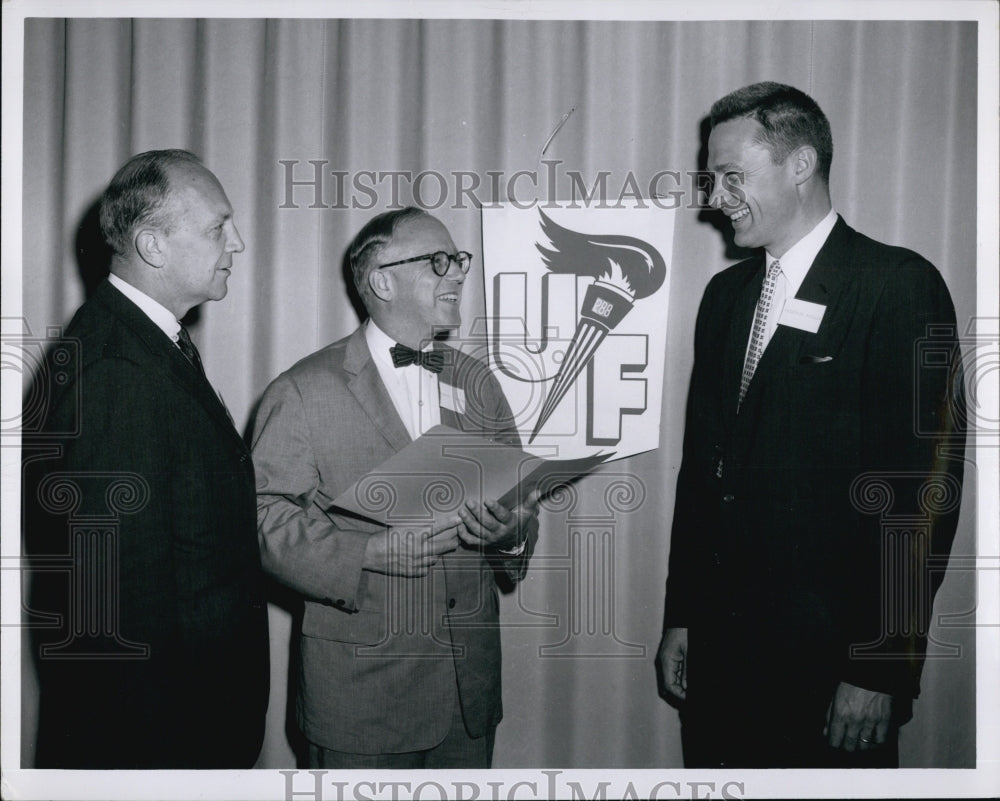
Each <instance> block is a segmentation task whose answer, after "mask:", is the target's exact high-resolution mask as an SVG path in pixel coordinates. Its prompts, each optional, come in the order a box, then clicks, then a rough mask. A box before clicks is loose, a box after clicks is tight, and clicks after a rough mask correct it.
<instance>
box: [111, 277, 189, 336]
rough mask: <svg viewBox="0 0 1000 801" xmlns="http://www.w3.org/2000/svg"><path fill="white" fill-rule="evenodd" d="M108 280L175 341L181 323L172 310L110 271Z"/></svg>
mask: <svg viewBox="0 0 1000 801" xmlns="http://www.w3.org/2000/svg"><path fill="white" fill-rule="evenodd" d="M108 282H109V283H110V284H111V286H113V287H114V288H115V289H117V290H118V291H119V292H121V293H122V294H123V295H124V296H125V297H127V298H128V299H129V300H130V301H132V302H133V303H134V304H135V305H136V306H138V307H139V308H140V309H141V310H142V312H143V313H144V314H145V315H146V316H147V317H148V318H149V319H150V320H152V321H153V323H154V324H155V325H156V327H157V328H159V329H160V330H161V331H163V333H164V334H166V335H167V336H168V337H170V339H171V341H173V342H176V341H177V335H178V333H179V332H180V330H181V324H180V322H178V320H177V318H176V317H174V315H173V312H171V311H170V310H169V309H168V308H166V307H165V306H163V305H162V304H160V303H157V302H156V301H155V300H153V299H152V298H151V297H150V296H149V295H147V294H146V293H145V292H143V291H142V290H140V289H136V288H135V287H134V286H132V284H130V283H129V282H128V281H126V280H125V279H123V278H121V277H120V276H117V275H115V274H114V273H111V274H109V275H108Z"/></svg>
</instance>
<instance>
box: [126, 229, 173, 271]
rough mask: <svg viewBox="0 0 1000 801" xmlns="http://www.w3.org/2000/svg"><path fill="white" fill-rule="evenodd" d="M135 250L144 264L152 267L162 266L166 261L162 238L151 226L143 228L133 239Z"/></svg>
mask: <svg viewBox="0 0 1000 801" xmlns="http://www.w3.org/2000/svg"><path fill="white" fill-rule="evenodd" d="M133 242H134V243H135V251H136V253H138V254H139V258H141V259H142V260H143V261H144V262H146V264H148V265H150V266H152V267H162V266H163V265H164V264H166V262H167V254H166V253H165V252H164V250H163V244H164V243H163V238H162V236H161V234H160V233H159V232H158V231H155V230H153V229H152V228H143V229H142V230H141V231H139V232H138V233H137V234H136V235H135V239H134V240H133Z"/></svg>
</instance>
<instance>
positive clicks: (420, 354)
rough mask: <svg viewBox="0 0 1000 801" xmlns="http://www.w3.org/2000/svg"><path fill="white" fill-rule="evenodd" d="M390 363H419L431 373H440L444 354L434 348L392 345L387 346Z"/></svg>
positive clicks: (400, 365)
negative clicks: (416, 348)
mask: <svg viewBox="0 0 1000 801" xmlns="http://www.w3.org/2000/svg"><path fill="white" fill-rule="evenodd" d="M389 355H390V356H392V363H393V366H395V367H406V366H407V365H408V364H419V365H420V366H421V367H423V368H424V369H425V370H430V371H431V372H432V373H440V372H441V368H442V367H444V354H443V353H441V352H440V351H436V350H414V349H413V348H408V347H407V346H406V345H393V346H392V347H391V348H389Z"/></svg>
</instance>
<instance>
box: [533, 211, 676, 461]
mask: <svg viewBox="0 0 1000 801" xmlns="http://www.w3.org/2000/svg"><path fill="white" fill-rule="evenodd" d="M538 214H539V216H540V217H541V223H540V225H541V228H542V232H543V233H544V234H545V235H546V237H548V239H549V242H550V243H551V248H546V247H543V246H542V245H540V244H538V243H536V244H535V247H536V248H538V251H539V252H540V253H541V254H542V260H543V261H544V262H545V266H546V267H547V268H548V269H549V271H551V272H554V273H568V274H573V275H583V276H593V278H594V279H595V280H594V283H592V284H591V285H590V286H588V287H587V294H586V295H585V297H584V300H583V308H582V309H581V311H580V322H579V323H578V324H577V328H576V332H575V333H574V334H573V339H572V340H571V341H570V343H569V347H568V348H567V350H566V355H565V357H564V358H563V363H562V364H561V365H560V367H559V372H558V373H557V374H556V377H555V380H554V382H553V384H552V389H551V390H550V391H549V394H548V396H547V397H546V399H545V404H544V405H543V406H542V413H541V414H540V415H539V416H538V421H537V422H536V423H535V428H534V430H533V431H532V433H531V437H530V439H529V440H528V442H529V444H530V443H531V442H533V441H534V439H535V437H536V436H538V432H539V431H541V430H542V427H543V426H544V425H545V423H546V422H547V421H548V419H549V417H551V416H552V413H553V412H554V411H555V409H556V407H557V406H558V405H559V402H560V401H561V400H562V399H563V398H564V397H565V395H566V393H567V392H568V391H569V389H570V387H571V386H572V385H573V383H574V382H575V381H576V379H577V378H578V377H579V375H580V373H581V372H582V371H583V368H584V367H586V366H587V364H588V363H589V362H590V360H591V359H592V358H593V357H594V353H595V352H596V351H597V348H598V347H599V346H600V344H601V343H602V342H603V341H604V338H605V337H606V336H607V335H608V332H609V331H612V330H613V329H614V328H615V326H617V325H618V323H620V322H621V321H622V318H623V317H624V316H625V315H626V314H628V313H629V311H631V310H632V306H633V304H634V303H635V301H636V300H641V299H642V298H646V297H649V296H650V295H652V294H654V293H655V292H656V291H657V290H658V289H659V288H660V287H661V286H663V282H664V280H665V279H666V277H667V266H666V263H665V262H664V261H663V257H662V256H661V255H660V253H659V252H658V251H657V250H656V248H654V247H653V246H652V245H650V244H649V243H647V242H643V241H642V240H641V239H636V238H635V237H631V236H617V235H616V236H613V235H598V234H583V233H579V232H577V231H572V230H570V229H569V228H563V227H562V226H561V225H559V224H557V223H555V222H553V221H552V219H551V218H549V217H547V216H546V214H545V212H544V211H542V210H541V209H539V210H538Z"/></svg>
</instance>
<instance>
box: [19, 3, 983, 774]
mask: <svg viewBox="0 0 1000 801" xmlns="http://www.w3.org/2000/svg"><path fill="white" fill-rule="evenodd" d="M976 47H977V31H976V25H975V24H974V23H958V22H955V23H949V22H808V21H806V22H597V21H593V22H580V21H527V20H507V21H498V20H435V21H421V20H240V19H212V20H189V19H169V20H167V19H135V20H130V19H71V20H63V19H29V20H28V21H27V23H26V30H25V61H24V63H25V87H24V115H25V116H24V176H25V178H24V194H23V198H24V203H23V213H24V219H23V263H22V276H23V313H24V318H25V321H26V323H27V325H28V326H29V327H30V328H31V330H32V331H33V332H35V333H44V332H45V330H46V328H47V327H48V326H59V325H65V324H66V323H67V322H68V320H69V318H70V316H71V314H72V312H73V310H74V309H75V308H76V307H77V306H78V305H79V304H80V303H81V302H82V300H83V299H84V297H85V291H86V290H85V279H86V280H91V278H92V276H90V275H88V271H90V270H92V269H93V266H92V262H93V254H94V251H95V247H94V242H93V239H92V236H93V235H92V231H93V213H94V205H93V204H94V202H95V201H96V199H97V198H98V196H99V194H100V192H101V191H102V189H103V188H104V186H105V185H106V184H107V182H108V180H109V179H110V177H111V176H112V174H113V173H114V172H115V170H116V169H117V167H118V166H119V165H120V164H121V163H122V162H124V161H125V160H126V159H127V158H128V157H129V156H130V155H132V154H134V153H137V152H140V151H143V150H148V149H151V148H165V147H183V148H188V149H190V150H193V151H195V152H197V153H198V154H200V155H201V156H202V158H203V159H204V161H205V163H206V165H207V166H208V167H209V168H210V169H211V170H213V171H214V172H215V173H216V174H217V175H218V176H219V178H220V180H221V181H222V184H223V185H224V186H225V188H226V190H227V192H228V194H229V197H230V199H231V201H232V204H233V206H234V208H235V212H236V222H237V225H238V227H239V229H240V232H241V234H242V236H243V239H244V240H245V242H246V252H244V253H242V254H240V255H238V256H237V257H236V259H235V263H234V269H233V275H232V277H231V279H230V281H229V295H228V297H227V298H226V299H225V300H224V301H222V302H220V303H209V304H206V305H205V306H203V307H202V308H201V310H200V312H199V313H198V314H197V316H196V319H195V321H194V323H193V325H192V326H191V329H192V334H193V337H194V339H195V341H196V343H197V345H198V347H199V348H200V350H201V353H202V355H203V358H204V362H205V367H206V369H207V372H208V374H209V376H210V378H211V380H212V382H213V383H214V385H215V386H216V387H217V388H218V389H219V390H220V391H221V393H222V395H223V396H224V397H225V400H226V403H227V404H228V406H229V408H230V410H231V411H232V414H233V416H234V418H235V419H236V421H237V424H238V425H240V426H242V427H246V426H247V425H248V424H249V421H250V419H251V416H252V413H253V409H254V406H255V403H256V402H257V400H258V399H259V397H260V395H261V393H262V391H263V390H264V388H265V386H266V385H267V384H268V382H269V381H270V380H271V379H273V378H274V377H275V376H276V375H277V374H278V373H279V372H281V371H282V370H284V369H286V368H288V367H289V366H290V365H291V364H293V363H294V362H295V361H296V360H297V359H299V358H300V357H302V356H304V355H305V354H307V353H309V352H311V351H313V350H315V349H317V348H319V347H321V346H323V345H325V344H327V343H329V342H331V341H333V340H335V339H338V338H340V337H342V336H344V335H346V334H348V333H349V332H350V331H352V330H353V329H354V328H355V326H356V325H357V323H358V318H357V314H356V312H355V310H354V306H353V305H352V302H351V300H350V297H349V295H348V293H347V291H346V288H345V283H344V275H343V269H342V264H343V257H344V250H345V247H346V245H347V243H348V242H349V241H350V239H351V237H352V236H353V235H354V234H355V233H356V232H357V231H358V230H359V229H360V227H361V226H362V225H363V224H364V223H365V222H366V221H367V220H368V219H369V218H370V217H371V216H373V215H374V214H376V213H377V212H379V211H382V210H384V209H385V208H387V207H388V206H389V204H390V203H391V202H392V200H393V198H392V197H391V188H392V186H391V178H385V179H384V180H382V181H378V180H377V174H378V173H389V172H391V171H407V172H409V173H410V174H412V175H416V174H417V173H421V172H430V171H433V172H435V173H438V174H440V175H442V176H445V177H446V180H447V182H448V184H449V186H448V189H447V197H446V199H445V202H444V204H443V206H442V207H441V208H439V209H437V210H436V211H435V212H434V213H436V214H437V215H438V216H439V217H440V218H441V219H442V220H443V221H444V222H445V224H446V225H448V226H449V227H450V229H451V231H452V234H453V237H454V239H455V242H456V243H457V244H458V246H459V247H461V248H465V249H468V250H470V251H473V252H474V253H475V254H476V261H475V263H474V269H473V271H472V273H471V274H470V277H469V285H468V288H467V291H466V293H465V297H464V299H463V318H464V320H465V329H466V331H468V330H470V329H471V328H472V326H473V320H474V319H475V318H477V317H480V316H481V315H482V313H483V301H482V298H483V283H482V253H481V231H480V214H479V211H478V210H477V209H476V208H475V207H474V206H473V204H472V203H471V201H470V200H469V199H468V198H465V199H464V201H463V202H459V201H461V200H462V199H461V198H457V197H456V191H455V181H456V179H455V177H454V176H455V175H456V174H457V173H459V172H464V173H467V176H466V177H465V178H464V179H462V180H464V181H465V185H466V186H468V185H469V184H470V182H472V181H473V180H474V179H473V178H472V177H470V176H475V179H477V180H478V181H479V182H480V188H479V189H478V190H477V191H476V192H475V194H476V196H477V197H478V199H479V200H481V201H484V202H488V201H489V200H490V199H491V195H492V193H491V191H490V181H491V178H490V176H489V173H490V172H499V173H501V174H502V176H503V178H502V180H501V182H500V187H501V190H502V191H501V194H502V195H505V194H506V192H507V181H508V179H509V178H510V177H511V176H513V175H514V174H515V173H516V172H517V171H519V170H528V171H540V172H541V174H542V179H541V180H540V181H539V187H538V189H537V190H536V189H535V188H533V187H532V186H531V182H530V180H529V179H528V178H522V179H519V180H518V181H517V183H516V184H515V185H514V186H513V187H512V189H513V194H515V195H516V196H517V197H518V198H519V199H521V200H527V199H531V198H533V197H535V196H536V195H543V193H544V192H545V191H547V184H546V179H545V170H546V169H547V168H546V167H545V165H543V164H542V161H541V159H542V157H541V149H542V146H543V145H544V144H545V142H546V139H547V138H548V136H549V135H550V133H551V132H552V130H553V129H554V128H555V126H556V124H557V123H559V121H560V120H561V119H562V118H563V116H564V115H565V114H566V113H567V112H570V110H571V109H574V110H573V111H572V113H571V114H570V115H569V117H568V118H567V119H566V122H565V124H564V125H563V127H562V129H561V130H560V131H559V133H558V134H557V135H556V136H555V137H554V138H553V139H552V142H551V144H550V145H549V149H548V151H547V152H546V154H545V159H546V160H548V161H558V162H559V164H558V165H557V168H558V170H559V171H561V178H560V182H559V183H560V189H559V190H558V195H559V196H560V197H564V198H565V197H566V196H567V194H566V190H567V188H568V183H567V181H566V178H565V173H566V171H569V170H575V171H578V172H579V173H580V174H581V175H582V176H584V178H585V179H586V180H587V182H588V184H589V183H592V182H593V181H594V180H595V179H596V178H597V176H598V174H599V173H600V172H602V171H606V172H607V173H608V174H609V178H608V186H609V187H612V188H613V192H614V193H615V194H617V192H618V189H619V188H621V187H622V185H623V182H624V181H625V180H626V178H627V175H628V173H629V172H630V171H631V173H632V174H634V175H635V176H637V177H638V178H639V183H640V186H642V184H643V181H647V182H648V180H649V177H650V176H653V175H654V174H656V173H657V172H658V171H661V170H674V171H679V172H680V173H681V174H682V175H684V174H686V173H687V172H688V171H692V170H696V169H697V168H698V167H699V155H700V152H701V149H702V145H703V142H702V139H701V134H702V123H703V121H704V118H705V116H706V114H707V113H708V109H709V107H710V105H711V103H712V102H713V101H714V100H715V99H717V98H718V97H721V96H722V95H723V94H725V93H726V92H728V91H730V90H732V89H734V88H736V87H738V86H741V85H743V84H746V83H750V82H753V81H758V80H776V81H781V82H785V83H790V84H794V85H796V86H798V87H800V88H802V89H804V90H805V91H807V92H809V93H810V94H812V95H813V97H815V98H816V100H817V101H818V102H819V104H820V105H821V106H822V107H823V109H824V110H825V111H826V113H827V115H828V116H829V118H830V121H831V123H832V126H833V135H834V143H835V155H834V161H833V172H832V193H833V200H834V205H835V207H836V208H837V209H838V211H840V212H841V213H842V214H843V215H844V217H845V218H846V220H847V221H848V222H849V223H850V224H852V225H853V226H854V227H856V228H858V229H859V230H861V231H862V232H864V233H866V234H868V235H870V236H873V237H875V238H876V239H880V240H883V241H887V242H890V243H894V244H899V245H904V246H906V247H909V248H912V249H914V250H917V251H919V252H920V253H922V254H923V255H925V256H926V257H927V258H929V259H930V260H931V261H932V262H934V263H935V264H936V265H937V266H938V267H939V268H940V269H941V271H942V273H943V274H944V277H945V279H946V281H947V282H948V285H949V287H950V289H951V292H952V295H953V297H954V299H955V303H956V306H957V309H958V318H959V321H960V325H965V324H966V323H967V322H968V321H969V320H970V319H971V318H972V317H973V315H974V314H975V300H976V194H975V191H974V187H975V186H976V145H977V143H976V113H977V108H976V91H977V84H976V63H977V54H976ZM283 162H285V163H283ZM310 162H318V163H319V169H320V171H321V178H322V184H321V195H322V197H321V198H320V199H319V200H320V202H318V203H317V202H316V200H317V198H316V192H317V190H316V188H315V187H314V186H311V185H309V184H308V183H307V182H308V181H310V180H312V179H313V177H314V165H313V164H311V163H310ZM289 163H290V166H289ZM334 171H336V172H338V173H340V174H342V175H343V176H345V177H344V178H343V179H342V180H343V182H344V185H343V188H344V190H345V192H344V196H345V198H346V206H347V207H346V208H337V207H336V206H338V205H345V204H338V200H340V199H341V198H338V191H337V190H338V184H337V179H336V177H335V176H333V175H332V174H331V173H332V172H334ZM365 171H368V172H367V173H365ZM366 175H370V176H371V177H365V176H366ZM358 176H362V177H361V178H358ZM354 179H358V180H359V181H360V183H361V184H362V185H375V186H376V190H377V199H373V197H372V196H371V195H369V194H366V193H365V192H363V191H357V192H356V191H353V190H352V189H351V186H352V181H353V180H354ZM289 180H293V181H299V182H303V183H301V184H298V185H292V186H291V188H290V189H289ZM663 186H664V188H666V189H677V188H678V187H677V186H676V185H668V183H667V182H665V183H664V184H663ZM679 188H680V189H682V190H684V192H685V195H684V197H683V201H682V204H681V206H682V207H681V208H679V209H678V210H676V211H674V212H666V211H665V212H664V213H665V214H668V213H674V214H676V215H677V223H676V233H675V242H674V252H673V271H674V272H673V278H672V280H671V299H670V306H669V310H668V313H669V329H668V351H667V370H666V378H665V384H666V385H665V387H664V407H663V425H662V434H661V440H660V443H659V446H660V447H659V449H658V450H656V451H654V452H651V453H648V454H644V455H642V456H640V457H636V458H634V459H631V460H628V461H626V462H620V463H618V464H617V465H614V466H612V467H609V468H608V469H607V471H606V472H605V473H603V474H599V475H597V476H594V477H592V478H588V479H587V480H585V481H584V482H582V483H581V484H580V485H579V486H578V487H577V492H576V494H575V495H574V496H572V497H564V498H562V499H560V500H558V501H553V502H552V503H551V504H550V507H549V509H548V510H547V511H546V512H545V513H544V514H543V516H542V528H541V531H542V536H541V541H540V545H539V549H538V553H537V555H536V557H535V559H534V562H533V568H532V570H531V572H530V573H529V576H528V578H527V580H526V581H525V582H524V583H523V584H522V586H521V587H520V589H519V591H518V592H517V593H515V594H514V595H512V596H509V597H506V598H504V599H503V602H502V610H501V616H502V618H503V619H504V621H505V622H506V623H507V624H508V626H507V628H505V630H504V632H503V647H504V710H505V718H504V721H503V722H502V724H501V725H500V728H499V730H498V735H497V745H496V759H495V764H496V766H497V767H535V766H559V767H565V768H571V767H579V768H587V767H621V768H625V767H631V768H643V767H679V766H680V765H681V764H682V760H681V748H680V735H679V731H680V728H679V722H678V716H677V712H676V711H675V710H674V709H672V708H671V707H669V706H667V705H666V704H665V703H663V702H662V701H660V700H659V698H658V697H657V692H656V681H655V675H654V670H653V657H654V655H655V651H656V646H657V644H658V641H659V634H660V625H661V614H662V599H663V588H664V580H665V578H666V573H667V555H668V551H669V544H670V543H669V540H670V536H669V535H670V519H671V515H672V511H673V493H674V484H675V481H676V475H677V468H678V462H679V458H680V451H681V437H682V433H683V409H684V402H685V398H686V393H687V381H688V377H689V375H690V369H691V362H692V339H693V331H694V315H695V311H696V309H697V305H698V302H699V299H700V297H701V294H702V292H703V290H704V287H705V285H706V284H707V282H708V280H709V278H710V277H711V276H712V275H713V274H714V273H715V272H717V271H719V270H720V269H722V268H723V267H724V266H726V265H727V264H729V263H731V261H732V254H730V255H729V256H727V253H726V249H725V243H724V241H723V239H722V237H721V236H720V234H719V232H718V231H717V230H716V229H715V228H714V227H713V226H712V225H710V224H708V223H707V222H706V221H705V220H704V219H703V218H702V215H700V214H699V211H698V210H697V209H695V208H688V207H687V204H688V203H689V202H690V201H691V200H692V198H693V195H692V192H691V187H690V185H689V184H688V183H687V182H686V179H684V180H682V182H681V185H680V187H679ZM412 189H413V185H412V183H410V182H408V181H407V180H403V179H400V181H399V196H398V201H399V202H401V203H409V202H410V201H411V200H413V191H412ZM643 189H645V187H643ZM289 191H290V192H291V196H290V198H289ZM419 194H420V196H421V197H422V199H423V200H424V202H425V203H430V204H431V205H433V204H434V202H435V201H436V200H437V198H438V196H439V194H440V188H439V182H438V181H437V180H436V179H434V178H433V177H430V178H428V179H427V180H426V181H424V182H423V183H422V184H421V185H420V189H419ZM289 199H290V200H291V202H288V201H289ZM352 199H353V200H355V201H357V203H358V204H359V205H362V206H364V205H368V204H371V208H352V207H351V201H352ZM456 205H464V208H456V207H455V206H456ZM88 231H89V232H91V233H88ZM609 510H611V513H609ZM974 510H975V473H974V471H973V470H971V469H970V470H969V478H968V481H967V492H966V496H965V500H964V504H963V516H962V521H961V524H960V530H959V534H958V538H957V541H956V544H955V549H954V553H956V554H964V555H971V554H973V553H974V547H975V543H974V532H975V518H974ZM974 606H975V587H974V581H973V578H972V574H971V573H960V572H958V571H952V572H951V573H950V574H949V575H948V577H947V578H946V580H945V583H944V586H943V588H942V590H941V593H940V595H939V598H938V604H937V610H938V611H939V612H951V613H964V612H968V611H969V610H972V609H973V608H974ZM271 623H272V672H273V677H272V695H271V706H270V711H269V731H268V736H267V741H266V743H265V747H264V750H263V752H262V754H261V757H260V760H259V766H260V767H271V768H273V767H290V766H294V757H293V753H292V750H291V748H290V747H289V744H288V742H287V740H286V692H287V685H288V649H289V633H290V629H291V624H290V618H289V615H288V613H287V612H285V611H284V610H283V609H282V608H281V607H279V606H274V607H273V608H272V614H271ZM933 636H934V637H935V638H936V639H937V640H938V641H939V642H945V643H951V644H958V645H960V646H961V648H962V657H961V658H959V659H932V660H930V661H929V662H928V664H927V668H926V670H925V674H924V692H923V695H922V697H921V698H920V700H919V701H918V703H917V705H916V715H915V719H914V720H913V722H912V723H911V724H909V725H908V726H907V727H905V728H904V730H903V742H902V761H903V764H904V766H908V767H970V766H973V765H974V761H975V673H974V669H975V656H974V655H975V651H974V646H975V641H974V630H973V629H970V628H960V627H954V626H953V627H949V628H947V629H935V631H934V633H933ZM739 658H740V655H738V654H734V659H735V660H738V659H739ZM25 669H26V670H28V669H30V668H29V666H28V665H27V662H26V664H25ZM26 687H27V691H26V692H25V699H24V714H23V719H24V720H23V731H24V744H23V762H24V764H25V765H27V766H30V765H31V760H32V742H33V732H34V726H35V723H34V713H33V710H34V704H35V701H34V700H33V697H32V683H31V681H30V674H29V676H28V680H27V681H26Z"/></svg>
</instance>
